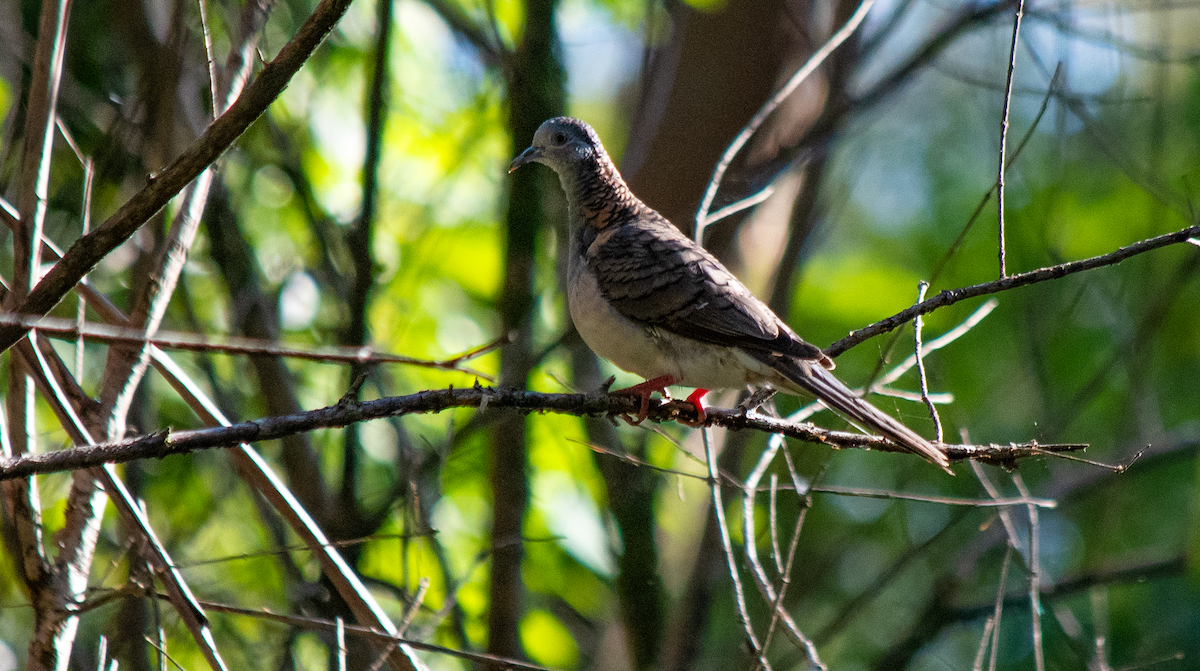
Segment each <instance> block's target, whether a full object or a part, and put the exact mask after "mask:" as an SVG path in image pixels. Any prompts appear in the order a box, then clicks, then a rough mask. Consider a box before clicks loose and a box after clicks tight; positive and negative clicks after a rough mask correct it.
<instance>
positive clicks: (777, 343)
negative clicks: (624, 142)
mask: <svg viewBox="0 0 1200 671" xmlns="http://www.w3.org/2000/svg"><path fill="white" fill-rule="evenodd" d="M532 162H537V163H542V164H544V165H547V166H549V167H550V168H552V169H553V170H554V171H555V172H556V173H558V177H559V179H560V181H561V182H562V187H563V190H564V191H565V192H566V196H567V211H568V216H569V218H570V222H569V223H570V230H571V237H570V248H569V250H568V252H567V253H568V264H567V267H568V296H567V302H568V305H569V307H570V311H571V318H572V320H574V322H575V327H576V328H577V329H578V330H579V334H580V335H581V336H582V337H583V340H584V342H586V343H587V344H588V346H589V347H591V348H592V350H593V351H594V352H596V354H598V355H600V356H602V357H604V358H605V359H608V360H609V361H611V362H613V363H614V364H616V365H617V366H618V367H619V368H621V369H622V370H625V371H628V372H630V373H635V374H637V375H641V376H642V377H644V378H646V381H645V382H643V383H641V384H638V385H635V386H633V387H629V388H628V389H623V390H619V391H618V392H614V393H626V394H633V395H636V396H639V397H641V399H642V405H641V413H640V415H639V421H640V420H641V419H644V418H645V416H646V412H647V408H648V405H647V404H648V399H649V396H650V394H651V393H652V392H655V391H658V392H661V393H663V394H664V395H665V394H666V387H668V386H672V385H681V386H686V387H695V388H696V391H695V392H694V393H693V394H692V395H691V396H689V397H688V400H689V401H691V402H692V403H693V404H695V406H696V409H697V410H698V411H699V413H700V416H701V418H702V419H703V417H704V409H703V406H702V405H701V402H700V400H701V398H702V397H703V395H704V394H705V393H707V390H709V389H729V388H743V387H745V386H747V385H751V386H764V385H769V386H770V387H772V388H774V389H777V390H779V391H784V392H788V393H793V394H799V393H801V392H805V393H808V394H811V395H813V396H815V397H817V399H819V400H820V401H821V402H822V403H823V404H825V405H826V406H828V407H829V408H831V409H832V410H834V411H836V412H838V413H840V414H842V415H843V416H845V417H846V418H847V419H849V420H850V421H851V422H853V423H856V424H858V425H860V426H861V427H862V428H864V429H868V430H871V431H877V432H879V433H881V434H883V435H884V436H886V437H887V438H889V439H891V440H892V441H893V442H895V443H896V444H898V445H900V446H901V447H904V448H905V449H907V450H909V451H911V452H914V453H916V454H918V455H920V456H922V457H924V458H925V459H927V460H929V461H931V462H933V463H934V464H937V465H938V466H941V467H942V468H943V469H945V470H946V471H947V472H950V468H949V463H950V462H949V459H948V458H947V456H946V453H945V451H944V450H943V449H942V448H940V447H939V446H937V445H934V444H933V443H931V442H930V441H928V440H926V439H924V438H922V437H921V436H920V435H918V434H917V433H916V432H915V431H913V430H912V429H909V428H908V427H907V426H904V425H903V424H901V423H900V422H899V421H897V420H896V419H894V418H892V417H891V416H889V415H887V414H885V413H884V412H882V411H881V410H879V409H878V408H876V407H875V406H873V405H871V404H870V403H868V402H866V401H864V400H863V399H861V398H859V397H858V396H856V395H855V394H854V392H852V391H851V390H850V389H849V388H848V387H846V385H844V384H842V383H841V382H840V381H839V380H838V379H837V378H835V377H834V376H833V374H831V373H830V372H829V370H831V369H832V368H833V360H832V359H830V358H829V357H828V356H826V355H825V353H824V352H822V351H821V350H820V349H819V348H818V347H816V346H814V345H811V344H809V343H807V342H805V341H804V340H802V339H801V338H800V337H799V336H797V335H796V333H795V332H794V331H792V329H791V328H789V327H788V325H787V324H785V323H784V322H783V320H782V319H780V318H779V317H778V316H777V315H776V314H775V313H774V312H772V311H771V309H770V308H769V307H767V305H766V304H765V303H763V302H762V301H760V300H758V299H757V298H755V297H754V295H753V294H752V293H750V290H749V289H747V288H746V287H745V286H744V285H743V284H742V283H741V282H739V281H738V279H737V278H736V277H734V276H733V274H732V273H730V272H729V271H728V270H726V269H725V266H723V265H721V262H720V261H718V260H717V259H716V257H714V256H713V255H712V254H709V253H708V252H707V251H705V250H704V248H702V247H700V245H698V244H696V243H695V242H693V241H692V240H691V239H690V238H688V237H687V236H685V235H683V234H682V233H681V232H680V231H679V229H677V228H675V226H674V225H672V224H671V222H669V221H667V219H666V218H665V217H663V216H662V215H660V214H659V213H658V212H655V211H654V210H653V209H651V208H650V207H648V206H647V205H646V204H645V203H643V202H642V201H641V200H639V199H638V198H637V196H635V195H633V192H632V191H630V190H629V187H628V186H627V185H626V184H625V180H623V179H622V178H621V175H620V173H618V172H617V168H616V166H614V165H613V163H612V161H611V160H610V159H609V157H608V153H607V152H605V151H604V146H603V145H602V144H601V143H600V139H599V138H598V137H597V136H596V132H595V131H593V130H592V128H591V127H590V126H588V125H587V124H586V123H584V122H582V121H580V120H578V119H573V118H570V117H557V118H554V119H550V120H548V121H546V122H545V123H543V124H542V125H541V127H540V128H538V130H537V133H535V134H534V136H533V144H532V145H531V146H530V147H529V148H528V149H526V150H525V151H524V152H522V153H521V155H519V156H517V157H516V159H514V160H513V162H512V165H511V167H510V168H509V172H512V171H513V170H516V169H517V168H519V167H521V166H523V165H525V164H526V163H532Z"/></svg>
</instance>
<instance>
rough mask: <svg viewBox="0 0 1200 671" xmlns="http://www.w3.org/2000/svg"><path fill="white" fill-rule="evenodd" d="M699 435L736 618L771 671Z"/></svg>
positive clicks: (708, 450)
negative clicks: (743, 585)
mask: <svg viewBox="0 0 1200 671" xmlns="http://www.w3.org/2000/svg"><path fill="white" fill-rule="evenodd" d="M700 436H701V439H702V440H703V441H704V459H705V461H707V462H708V486H709V492H710V494H711V496H712V506H713V514H715V515H716V518H717V529H718V530H719V531H720V534H721V547H722V548H723V549H724V550H725V564H726V567H727V568H728V569H729V579H730V580H731V581H733V598H734V602H735V604H736V605H737V611H738V618H739V619H740V620H741V622H742V628H743V629H744V630H745V632H746V642H747V644H748V645H749V646H750V651H751V653H752V654H753V655H754V657H755V658H757V659H758V663H759V664H761V665H762V668H763V669H766V671H771V664H770V663H769V662H768V661H767V651H766V650H763V649H762V647H761V646H760V645H759V643H758V637H757V636H756V635H755V634H754V625H753V624H752V623H751V622H750V612H749V611H748V610H747V609H746V593H745V590H744V589H743V588H742V577H741V574H739V573H738V568H737V558H736V557H734V554H733V541H732V540H730V538H729V525H728V523H727V522H726V521H725V505H724V501H723V500H722V499H721V478H720V477H719V476H718V474H717V455H716V454H714V453H713V449H712V441H711V440H709V438H708V430H707V429H701V430H700Z"/></svg>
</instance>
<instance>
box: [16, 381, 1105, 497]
mask: <svg viewBox="0 0 1200 671" xmlns="http://www.w3.org/2000/svg"><path fill="white" fill-rule="evenodd" d="M638 404H639V400H638V399H636V398H633V397H631V396H623V395H620V396H618V395H609V394H605V393H599V392H596V393H591V394H546V393H541V392H533V391H523V390H519V389H495V388H491V387H474V388H469V389H454V388H449V389H431V390H429V391H422V392H418V393H416V394H410V395H407V396H389V397H386V398H381V399H377V400H374V401H366V402H363V403H354V402H340V403H337V404H335V405H331V406H327V407H324V408H320V409H317V410H309V411H306V412H300V413H295V414H291V415H283V416H276V417H264V418H261V419H255V420H251V421H248V422H241V423H239V424H231V425H230V426H226V427H219V428H218V427H214V428H206V429H191V430H186V431H171V430H169V429H168V430H163V431H159V432H156V433H152V434H149V435H146V436H141V437H138V438H133V439H129V440H123V441H117V442H112V443H102V444H97V445H87V446H83V447H77V448H71V449H67V450H59V451H57V452H47V453H44V454H39V455H34V456H29V457H14V458H11V459H7V460H5V461H4V463H3V464H0V480H10V479H12V478H17V477H24V476H27V475H33V474H40V473H54V472H58V471H67V470H73V469H78V468H85V467H90V466H96V465H99V464H105V463H120V462H126V461H132V460H134V459H147V458H162V457H167V456H171V455H176V454H187V453H189V452H192V451H195V450H206V449H213V448H226V447H233V446H235V445H237V444H239V443H253V442H258V441H263V440H276V439H279V438H283V437H285V436H292V435H296V434H298V433H303V432H306V431H313V430H316V429H325V428H340V427H344V426H347V425H349V424H352V423H354V422H362V421H367V420H371V419H381V418H383V417H397V416H401V415H410V414H415V413H430V412H442V411H444V410H448V409H451V408H479V407H487V408H491V409H497V408H507V409H512V410H516V411H519V412H523V413H531V412H553V413H560V414H566V415H575V416H600V415H608V416H619V415H626V414H628V415H632V414H635V413H636V412H637V410H638ZM707 412H708V419H707V421H706V422H705V425H706V426H722V427H725V428H727V429H734V430H755V431H763V432H766V433H778V434H781V435H784V436H787V437H789V438H795V439H798V440H802V441H804V442H809V443H820V444H823V445H828V446H829V447H832V448H835V449H868V450H878V451H881V452H897V453H905V452H906V451H905V450H904V449H903V448H901V447H899V446H898V445H894V444H892V443H890V442H888V441H887V440H885V439H883V438H880V437H878V436H868V435H864V434H859V433H850V432H847V431H832V430H829V429H822V428H820V427H817V426H814V425H812V424H809V423H802V424H795V423H790V422H787V421H785V420H782V419H774V418H771V417H766V416H763V415H758V414H755V413H746V412H744V411H742V410H726V409H721V408H711V409H708V410H707ZM694 413H695V407H694V406H692V405H691V404H690V403H687V402H686V401H667V402H662V401H656V400H654V399H651V401H650V411H649V414H648V418H649V419H650V420H653V421H656V422H662V421H671V420H674V419H677V418H680V417H686V418H688V419H689V421H691V420H694V418H695V414H694ZM945 447H946V451H947V453H948V454H949V455H950V458H951V459H952V460H954V461H962V460H964V459H975V460H978V461H982V462H985V463H1000V464H1011V463H1012V462H1015V461H1017V460H1019V459H1024V458H1028V457H1033V456H1038V455H1045V454H1054V453H1060V452H1073V451H1076V450H1081V449H1084V448H1085V447H1086V445H1081V444H1076V443H1061V444H1053V445H1039V444H1038V443H1036V442H1029V443H1010V444H1008V445H997V444H961V445H946V446H945Z"/></svg>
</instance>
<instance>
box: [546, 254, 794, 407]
mask: <svg viewBox="0 0 1200 671" xmlns="http://www.w3.org/2000/svg"><path fill="white" fill-rule="evenodd" d="M571 270H572V272H571V274H572V275H574V277H572V278H571V279H570V282H569V283H568V286H569V287H570V289H569V292H568V294H567V305H568V306H569V308H570V310H571V319H572V321H574V322H575V328H576V329H577V330H578V331H579V335H580V336H581V337H582V338H583V341H584V342H585V343H587V345H588V347H590V348H591V349H592V351H593V352H595V353H596V354H597V355H599V356H600V357H603V358H605V359H608V360H609V361H611V362H613V363H614V364H616V366H617V367H618V368H620V369H621V370H624V371H627V372H630V373H634V374H636V375H641V376H642V377H644V378H646V379H647V380H649V379H653V378H656V377H661V376H664V375H670V376H672V377H674V378H675V380H676V381H675V384H677V385H680V386H684V387H699V388H703V389H736V388H741V387H744V386H745V385H747V384H753V383H756V382H761V381H764V379H766V378H770V377H772V375H773V372H772V371H770V370H769V368H768V367H766V366H764V365H763V364H761V363H759V362H758V361H755V360H754V359H752V358H751V357H749V356H748V355H747V354H745V353H744V352H742V351H741V350H739V349H738V348H735V347H725V346H721V345H714V344H710V343H706V342H701V341H699V340H694V339H692V338H687V337H684V336H681V335H678V334H676V333H672V332H670V331H666V330H664V329H660V328H655V327H653V326H645V325H642V324H638V323H636V322H634V321H632V320H630V319H629V318H627V317H625V316H624V315H622V314H621V313H620V312H618V311H617V309H616V308H614V307H613V305H612V303H610V302H609V301H608V300H607V299H606V298H604V295H603V294H602V293H601V292H600V287H599V285H598V284H597V283H596V279H595V277H593V276H592V274H591V272H590V271H589V270H588V269H587V267H586V265H584V264H577V265H576V266H575V268H572V269H571Z"/></svg>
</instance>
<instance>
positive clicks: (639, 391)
mask: <svg viewBox="0 0 1200 671" xmlns="http://www.w3.org/2000/svg"><path fill="white" fill-rule="evenodd" d="M673 384H675V376H674V375H662V376H659V377H656V378H654V379H652V380H646V381H645V382H641V383H639V384H635V385H633V386H632V387H625V388H624V389H618V390H616V391H614V392H612V393H614V394H622V395H625V396H637V397H638V398H640V399H642V405H641V407H640V409H639V410H638V415H637V420H636V421H634V420H631V419H629V418H626V421H628V422H629V423H630V424H633V425H635V426H636V425H638V424H641V423H642V422H643V421H645V420H646V415H648V414H650V394H653V393H654V392H656V391H657V392H659V393H661V394H662V395H663V396H666V395H667V387H669V386H671V385H673Z"/></svg>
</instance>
